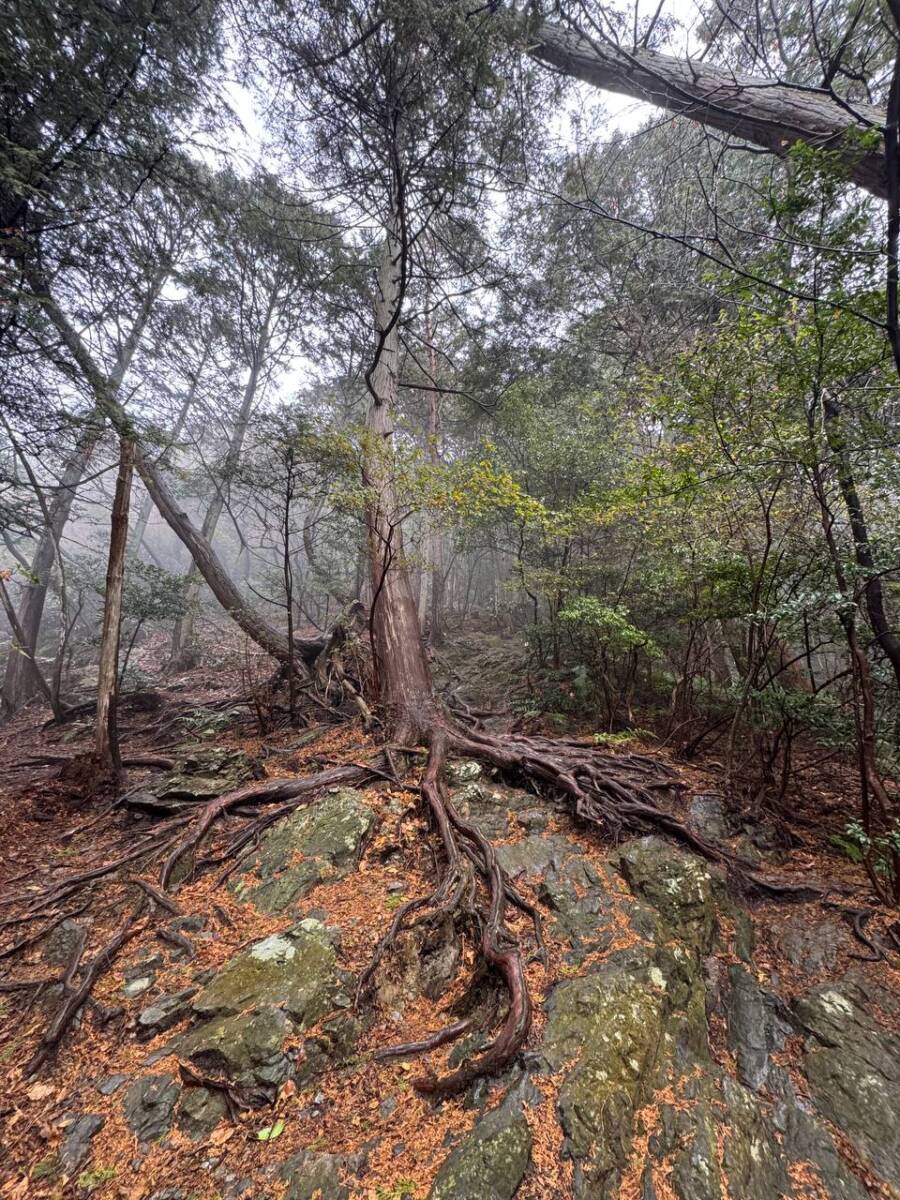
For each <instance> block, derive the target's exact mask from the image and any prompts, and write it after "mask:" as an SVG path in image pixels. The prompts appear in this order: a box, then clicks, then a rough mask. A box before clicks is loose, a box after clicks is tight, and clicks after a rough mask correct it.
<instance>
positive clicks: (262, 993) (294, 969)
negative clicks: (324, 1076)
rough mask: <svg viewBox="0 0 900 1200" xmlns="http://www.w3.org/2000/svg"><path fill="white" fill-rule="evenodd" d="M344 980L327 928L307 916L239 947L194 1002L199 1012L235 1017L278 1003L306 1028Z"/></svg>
mask: <svg viewBox="0 0 900 1200" xmlns="http://www.w3.org/2000/svg"><path fill="white" fill-rule="evenodd" d="M342 983H343V978H342V975H341V973H340V972H339V971H338V968H337V963H336V956H335V950H334V946H333V945H332V942H331V938H330V936H329V933H328V930H327V929H326V927H325V926H324V925H323V924H322V923H321V921H316V920H313V919H312V918H307V919H306V920H304V921H301V922H300V924H299V925H295V926H294V928H293V929H289V930H287V931H286V932H285V933H277V934H273V936H272V937H268V938H265V939H264V940H263V941H261V942H255V943H254V944H253V945H252V946H249V947H248V948H247V949H246V950H243V951H241V953H240V954H238V955H236V956H235V957H234V958H232V959H231V960H230V961H229V962H227V963H226V964H225V966H224V967H222V969H221V970H220V971H219V972H218V974H217V975H215V977H214V978H213V979H212V980H211V981H210V982H209V984H207V986H206V987H205V988H204V989H203V991H202V992H200V993H199V995H197V996H195V997H194V999H193V1001H192V1004H191V1008H192V1009H193V1011H194V1012H195V1013H196V1014H197V1015H198V1016H200V1017H231V1016H236V1015H237V1014H238V1013H241V1012H244V1011H245V1010H247V1009H250V1008H259V1007H263V1006H274V1007H277V1008H282V1009H284V1011H285V1012H286V1013H287V1014H288V1016H289V1017H290V1018H291V1020H292V1021H293V1022H294V1024H295V1025H296V1026H298V1027H299V1028H301V1029H303V1028H306V1027H307V1026H309V1025H312V1024H314V1022H316V1021H317V1020H318V1019H319V1018H320V1017H322V1016H324V1015H325V1013H327V1012H328V1011H329V1010H330V1009H331V1008H333V1007H334V1004H335V998H336V997H337V996H338V995H339V993H340V990H341V985H342Z"/></svg>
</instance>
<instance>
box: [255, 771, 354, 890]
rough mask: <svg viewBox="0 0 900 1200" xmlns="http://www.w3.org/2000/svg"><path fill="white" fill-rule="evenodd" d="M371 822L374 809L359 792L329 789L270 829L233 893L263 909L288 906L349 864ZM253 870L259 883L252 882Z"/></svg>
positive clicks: (337, 876) (344, 871) (349, 868)
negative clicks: (323, 794)
mask: <svg viewBox="0 0 900 1200" xmlns="http://www.w3.org/2000/svg"><path fill="white" fill-rule="evenodd" d="M374 824H375V814H374V813H373V812H372V810H371V808H370V807H369V806H368V805H367V804H366V803H365V801H364V799H363V797H362V796H361V794H360V793H359V792H357V791H355V790H354V789H352V788H339V789H337V790H335V791H332V792H328V793H327V794H326V795H325V796H323V797H322V798H321V799H320V800H319V801H318V802H317V803H316V804H315V805H311V806H309V807H307V808H300V809H298V810H297V812H295V813H293V814H292V815H291V816H289V817H285V818H284V819H283V820H282V821H279V822H278V824H277V825H275V826H273V827H272V829H271V830H269V832H268V833H267V834H266V835H265V837H264V838H263V839H262V842H261V844H260V847H259V850H258V852H257V853H256V854H255V855H254V856H253V857H252V858H251V859H250V860H249V861H248V871H247V872H245V873H244V874H243V875H242V876H241V878H240V879H239V880H238V883H237V885H236V891H237V894H238V895H239V896H240V897H241V898H242V899H246V900H249V901H250V902H251V903H252V904H254V905H255V906H256V907H257V908H258V909H259V910H260V911H261V912H266V913H279V912H283V911H285V910H286V909H289V908H291V907H292V906H293V905H294V904H296V903H297V901H299V900H301V899H302V898H303V897H304V896H306V895H307V894H308V893H309V892H311V891H312V889H313V888H314V887H315V886H316V885H317V884H319V883H322V882H324V881H325V880H334V879H339V878H341V877H342V876H344V875H346V874H347V872H348V871H349V870H351V869H352V868H353V866H354V864H355V863H356V861H357V859H358V857H359V854H360V851H361V849H362V847H363V845H364V844H365V841H366V839H367V838H368V837H369V835H370V834H371V832H372V830H373V828H374ZM251 871H252V872H253V878H256V879H259V880H261V881H262V882H261V883H258V884H254V883H253V882H251V876H250V872H251Z"/></svg>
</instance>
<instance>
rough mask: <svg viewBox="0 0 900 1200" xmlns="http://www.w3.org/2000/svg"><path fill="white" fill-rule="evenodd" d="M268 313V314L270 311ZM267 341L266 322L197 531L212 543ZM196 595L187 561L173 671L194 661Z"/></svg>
mask: <svg viewBox="0 0 900 1200" xmlns="http://www.w3.org/2000/svg"><path fill="white" fill-rule="evenodd" d="M270 315H271V313H270ZM268 341H269V327H268V321H267V322H266V325H265V327H264V329H263V333H262V336H261V337H260V341H259V343H258V345H257V346H256V348H255V351H254V355H253V362H252V365H251V367H250V375H249V377H248V379H247V383H246V385H245V387H244V394H243V397H242V399H241V407H240V411H239V412H238V415H237V420H236V421H235V423H234V428H233V430H232V431H231V440H230V441H229V443H228V450H227V452H226V454H225V461H224V463H223V464H222V480H221V483H216V494H215V495H214V496H213V498H212V500H211V502H210V504H209V507H208V508H207V510H206V513H205V515H204V517H203V525H202V528H201V532H202V534H203V537H205V538H206V540H207V541H209V542H212V540H213V537H214V536H215V532H216V527H217V526H218V524H219V518H220V517H221V515H222V510H223V508H224V507H225V488H227V487H228V486H229V483H230V480H231V478H232V476H233V475H234V472H235V471H236V469H237V465H238V463H239V462H240V457H241V451H242V449H243V447H244V438H245V436H246V434H247V427H248V425H249V424H250V414H251V412H252V411H253V402H254V400H255V399H256V392H257V388H258V387H259V375H260V368H261V366H262V360H263V356H264V355H265V351H266V346H267V345H268ZM199 596H200V571H199V569H198V567H197V564H196V563H191V566H190V569H189V570H188V573H187V590H186V594H185V599H186V602H187V608H186V611H185V613H184V616H181V617H179V618H178V620H177V621H176V622H175V628H174V629H173V630H172V647H171V650H170V653H169V669H170V670H173V671H181V670H184V669H185V668H186V667H190V666H193V665H194V663H195V661H196V652H195V648H194V621H195V619H196V616H197V603H198V600H199Z"/></svg>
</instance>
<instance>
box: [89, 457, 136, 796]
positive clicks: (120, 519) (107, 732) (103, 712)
mask: <svg viewBox="0 0 900 1200" xmlns="http://www.w3.org/2000/svg"><path fill="white" fill-rule="evenodd" d="M133 474H134V446H133V444H132V443H131V442H130V441H129V440H128V439H127V438H122V440H121V443H120V446H119V474H118V476H117V478H116V490H115V495H114V497H113V506H112V522H111V525H110V535H109V560H108V563H107V568H106V591H105V593H104V597H103V631H102V633H101V636H100V666H99V670H98V672H97V723H96V727H95V730H94V752H95V754H96V756H97V761H98V763H99V764H100V766H101V768H102V769H103V770H105V771H107V772H108V773H109V776H110V778H111V779H112V780H113V782H115V783H116V784H118V782H119V780H120V777H121V774H122V756H121V754H120V753H119V733H118V726H117V707H118V691H119V642H120V639H121V634H122V593H123V590H124V586H125V550H126V547H127V544H128V509H129V505H130V502H131V480H132V476H133Z"/></svg>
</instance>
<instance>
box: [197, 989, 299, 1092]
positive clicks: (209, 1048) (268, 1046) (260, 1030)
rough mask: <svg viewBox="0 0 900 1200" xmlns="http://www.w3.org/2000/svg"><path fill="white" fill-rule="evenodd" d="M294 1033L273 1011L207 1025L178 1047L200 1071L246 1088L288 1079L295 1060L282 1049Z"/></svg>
mask: <svg viewBox="0 0 900 1200" xmlns="http://www.w3.org/2000/svg"><path fill="white" fill-rule="evenodd" d="M291 1032H292V1026H291V1024H290V1022H289V1021H288V1019H287V1017H286V1016H285V1015H284V1013H283V1012H282V1011H281V1010H280V1009H278V1008H273V1007H269V1006H267V1007H263V1008H259V1009H257V1010H256V1011H255V1012H250V1013H246V1012H245V1013H239V1014H238V1015H236V1016H231V1017H218V1018H216V1019H214V1020H212V1021H204V1022H203V1024H202V1025H198V1026H197V1028H196V1029H193V1030H191V1031H190V1032H189V1033H186V1034H185V1035H184V1037H182V1038H180V1039H179V1040H178V1042H177V1043H176V1046H177V1050H178V1053H179V1054H180V1055H183V1056H184V1057H185V1058H189V1059H190V1060H191V1061H192V1062H193V1063H195V1064H196V1065H197V1066H198V1067H199V1068H201V1069H203V1070H205V1071H209V1072H210V1073H212V1074H215V1075H224V1076H226V1077H227V1078H228V1079H229V1080H230V1081H231V1082H233V1083H236V1084H240V1085H243V1086H245V1087H248V1086H252V1085H256V1084H260V1085H263V1086H265V1085H272V1084H276V1083H281V1082H283V1081H284V1080H285V1079H287V1078H288V1077H289V1076H290V1074H291V1070H292V1064H291V1060H290V1059H289V1058H288V1057H287V1055H286V1054H285V1053H284V1052H283V1049H282V1047H283V1046H284V1044H285V1042H286V1041H287V1039H288V1037H289V1036H290V1034H291Z"/></svg>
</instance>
